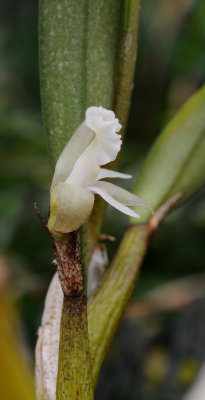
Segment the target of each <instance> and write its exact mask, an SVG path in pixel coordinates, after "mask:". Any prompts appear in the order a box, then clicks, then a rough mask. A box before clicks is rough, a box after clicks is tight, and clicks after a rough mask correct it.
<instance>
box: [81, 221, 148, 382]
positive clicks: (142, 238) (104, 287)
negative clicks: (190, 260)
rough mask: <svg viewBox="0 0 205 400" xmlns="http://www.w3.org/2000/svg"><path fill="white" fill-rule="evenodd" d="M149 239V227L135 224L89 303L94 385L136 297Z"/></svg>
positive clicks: (127, 233)
mask: <svg viewBox="0 0 205 400" xmlns="http://www.w3.org/2000/svg"><path fill="white" fill-rule="evenodd" d="M149 236H150V227H149V224H142V225H140V224H139V225H135V226H133V227H132V228H130V229H129V230H128V231H127V232H126V234H125V235H124V238H123V240H122V242H121V244H120V247H119V249H118V251H117V253H116V255H115V257H114V259H113V261H112V263H111V265H110V267H109V268H108V270H107V273H106V274H105V277H104V279H103V281H102V282H101V284H100V286H99V289H98V291H97V292H96V293H95V294H94V296H93V297H92V298H91V300H90V302H89V303H88V332H89V345H90V353H91V358H92V367H93V383H94V386H95V385H96V382H97V379H98V374H99V371H100V368H101V365H102V363H103V361H104V358H105V356H106V353H107V351H108V348H109V346H110V343H111V341H112V339H113V336H114V334H115V332H116V330H117V327H118V325H119V322H120V320H121V318H122V315H123V312H124V310H125V307H126V305H127V302H128V300H129V298H130V296H131V294H132V290H133V288H134V285H135V282H136V279H137V277H138V274H139V270H140V265H141V263H142V261H143V258H144V255H145V252H146V249H147V245H148V241H149Z"/></svg>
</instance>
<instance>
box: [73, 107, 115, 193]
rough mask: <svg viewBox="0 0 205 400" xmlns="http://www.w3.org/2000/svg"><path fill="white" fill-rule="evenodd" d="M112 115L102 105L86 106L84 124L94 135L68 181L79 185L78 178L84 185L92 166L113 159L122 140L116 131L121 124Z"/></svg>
mask: <svg viewBox="0 0 205 400" xmlns="http://www.w3.org/2000/svg"><path fill="white" fill-rule="evenodd" d="M114 116H115V114H114V113H113V112H112V111H108V110H106V109H104V108H102V107H90V108H88V110H87V111H86V119H85V125H86V126H87V127H88V128H91V129H92V130H93V132H94V133H95V137H94V139H93V141H92V142H91V143H90V144H89V145H88V146H87V148H86V149H85V151H84V152H83V153H82V154H81V155H80V157H79V158H78V159H77V161H76V162H75V165H74V166H73V169H72V171H71V174H70V175H69V176H68V178H67V182H68V183H72V184H75V185H79V186H80V184H79V183H78V180H79V179H80V181H81V182H84V186H86V184H85V180H86V178H87V176H88V171H89V170H90V169H91V168H92V167H94V166H96V165H103V164H107V163H108V162H110V161H113V160H115V158H116V156H117V154H118V152H119V150H120V147H121V143H122V140H121V136H120V135H118V134H117V133H116V132H118V131H119V130H120V128H121V125H120V124H119V122H118V119H117V118H115V117H114ZM74 182H75V183H74ZM93 183H94V181H93Z"/></svg>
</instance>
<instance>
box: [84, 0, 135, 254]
mask: <svg viewBox="0 0 205 400" xmlns="http://www.w3.org/2000/svg"><path fill="white" fill-rule="evenodd" d="M139 14H140V0H126V2H125V12H124V21H123V29H122V35H121V38H120V45H119V51H118V60H117V68H116V76H115V88H114V97H113V108H112V109H113V110H114V112H115V114H116V116H117V117H118V118H119V120H120V123H121V124H122V129H121V131H120V134H121V135H122V136H123V135H124V133H125V129H126V125H127V120H128V115H129V110H130V101H131V95H132V88H133V78H134V71H135V64H136V53H137V41H138V25H139ZM118 161H119V157H117V159H116V160H115V161H114V162H112V163H110V164H108V166H107V168H110V169H113V170H116V169H117V166H118ZM106 207H107V204H106V203H105V201H104V200H103V199H101V198H99V197H96V200H95V205H94V208H93V212H92V214H91V217H90V220H89V258H90V256H91V254H92V252H93V250H94V248H95V245H96V241H97V240H98V236H99V232H100V229H101V225H102V221H103V218H104V215H105V211H106Z"/></svg>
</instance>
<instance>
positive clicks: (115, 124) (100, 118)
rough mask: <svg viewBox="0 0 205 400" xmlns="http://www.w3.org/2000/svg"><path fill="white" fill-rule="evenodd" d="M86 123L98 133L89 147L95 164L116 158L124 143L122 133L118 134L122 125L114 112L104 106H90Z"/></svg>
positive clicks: (101, 163)
mask: <svg viewBox="0 0 205 400" xmlns="http://www.w3.org/2000/svg"><path fill="white" fill-rule="evenodd" d="M85 124H86V126H88V127H89V128H91V129H92V130H93V131H94V132H95V134H96V137H95V139H94V141H93V142H92V143H91V144H90V146H89V149H88V152H89V153H90V155H91V154H92V158H93V161H94V164H99V165H104V164H107V163H109V162H110V161H113V160H115V159H116V157H117V154H118V153H119V151H120V148H121V144H122V140H121V135H118V134H117V132H119V131H120V129H121V127H122V125H121V124H120V123H119V121H118V119H117V118H115V114H114V112H113V111H110V110H106V109H105V108H103V107H90V108H88V109H87V111H86V118H85Z"/></svg>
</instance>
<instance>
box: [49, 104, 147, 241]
mask: <svg viewBox="0 0 205 400" xmlns="http://www.w3.org/2000/svg"><path fill="white" fill-rule="evenodd" d="M120 129H121V125H120V123H119V121H118V119H117V118H115V114H114V112H113V111H109V110H106V109H105V108H103V107H90V108H88V109H87V111H86V114H85V121H84V122H83V123H82V124H81V125H80V126H79V127H78V129H77V130H76V131H75V133H74V135H73V136H72V138H71V139H70V140H69V141H68V143H67V145H66V147H65V148H64V150H63V152H62V154H61V155H60V157H59V159H58V161H57V164H56V168H55V172H54V177H53V182H52V186H51V204H50V218H49V221H48V228H49V230H50V231H51V232H54V233H55V232H60V233H68V232H72V231H74V230H76V229H78V228H79V227H80V226H81V225H82V224H83V223H84V222H85V221H86V220H87V219H88V217H89V216H90V214H91V211H92V208H93V204H94V197H95V196H94V195H95V194H98V195H100V196H101V197H102V198H103V199H104V200H105V201H107V202H108V203H109V204H111V205H112V206H113V207H115V208H116V209H118V210H119V211H121V212H123V213H124V214H127V215H129V216H131V217H135V218H139V215H138V214H137V213H136V212H135V211H133V210H132V209H131V208H129V207H128V206H140V207H146V208H150V207H149V206H148V205H147V203H145V202H144V201H143V200H141V199H140V198H139V197H137V196H135V195H133V194H132V193H129V192H128V191H127V190H125V189H122V188H120V187H118V186H116V185H113V184H112V183H109V182H106V181H102V179H105V178H124V179H128V178H131V175H127V174H122V173H119V172H115V171H111V170H108V169H105V168H101V165H105V164H107V163H109V162H111V161H114V160H115V159H116V157H117V154H118V152H119V151H120V148H121V143H122V140H121V135H119V134H118V133H117V132H119V131H120Z"/></svg>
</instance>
